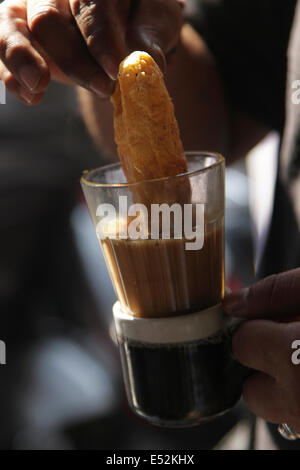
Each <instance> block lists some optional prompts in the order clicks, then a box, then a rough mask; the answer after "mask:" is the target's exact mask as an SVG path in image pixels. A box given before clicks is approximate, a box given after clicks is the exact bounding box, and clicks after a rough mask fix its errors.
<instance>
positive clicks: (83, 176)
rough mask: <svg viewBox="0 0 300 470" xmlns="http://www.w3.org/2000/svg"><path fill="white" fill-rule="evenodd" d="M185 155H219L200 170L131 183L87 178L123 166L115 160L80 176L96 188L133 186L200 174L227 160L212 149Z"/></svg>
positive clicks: (81, 180)
mask: <svg viewBox="0 0 300 470" xmlns="http://www.w3.org/2000/svg"><path fill="white" fill-rule="evenodd" d="M185 155H186V156H187V157H197V156H198V157H201V156H202V157H204V156H206V157H217V161H216V162H214V163H212V164H211V165H208V166H207V167H205V168H199V169H198V170H192V171H187V172H186V173H179V174H178V175H172V176H164V177H162V178H153V179H149V180H141V181H134V182H131V183H128V182H126V183H95V182H93V181H88V180H87V177H88V175H90V174H91V173H93V172H94V171H97V170H108V169H113V168H116V167H119V168H120V167H122V164H121V162H120V161H119V162H115V163H110V164H108V165H104V166H101V167H97V168H93V169H92V170H85V171H84V172H83V175H82V176H81V178H80V182H81V184H83V185H85V186H90V187H94V188H132V187H134V186H138V185H140V184H144V183H161V182H165V181H170V180H175V179H177V180H178V179H181V178H187V177H191V176H196V175H198V174H201V173H205V172H206V171H208V170H211V169H213V168H215V167H217V166H220V165H222V164H223V163H224V161H225V158H224V157H223V155H221V154H220V153H218V152H210V151H207V152H206V151H199V152H197V151H187V152H185Z"/></svg>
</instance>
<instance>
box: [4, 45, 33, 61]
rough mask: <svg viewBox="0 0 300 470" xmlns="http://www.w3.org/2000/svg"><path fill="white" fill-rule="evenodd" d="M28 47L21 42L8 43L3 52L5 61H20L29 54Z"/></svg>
mask: <svg viewBox="0 0 300 470" xmlns="http://www.w3.org/2000/svg"><path fill="white" fill-rule="evenodd" d="M27 52H28V50H27V47H26V46H25V45H24V44H22V43H20V42H12V43H7V44H6V47H5V51H4V54H3V59H4V61H5V62H10V63H12V62H13V63H15V64H17V63H19V62H21V61H22V59H23V58H24V57H25V56H27Z"/></svg>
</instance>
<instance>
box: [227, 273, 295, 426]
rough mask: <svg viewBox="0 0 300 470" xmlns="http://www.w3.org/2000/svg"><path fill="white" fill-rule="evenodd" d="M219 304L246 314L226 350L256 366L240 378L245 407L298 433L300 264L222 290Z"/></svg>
mask: <svg viewBox="0 0 300 470" xmlns="http://www.w3.org/2000/svg"><path fill="white" fill-rule="evenodd" d="M223 308H224V310H225V312H227V313H228V314H229V315H230V316H233V317H239V318H243V319H245V320H246V321H244V322H243V323H242V324H241V325H240V326H239V327H238V329H237V331H236V333H235V334H234V337H233V341H232V351H233V354H234V356H235V357H236V358H237V359H238V360H239V361H240V362H241V363H242V364H244V365H245V366H247V367H250V368H253V369H256V370H257V373H255V374H253V375H251V377H249V378H248V379H247V380H246V381H245V383H244V389H243V397H244V400H245V403H246V404H247V406H248V408H249V409H250V410H251V411H252V412H253V413H255V414H256V415H258V416H260V417H261V418H263V419H265V420H266V421H269V422H272V423H288V424H289V425H290V426H291V428H292V429H293V430H294V431H295V432H298V433H299V432H300V322H299V319H297V317H299V315H300V268H299V269H295V270H293V271H287V272H284V273H281V274H278V275H273V276H270V277H268V278H266V279H263V280H262V281H260V282H258V283H257V284H254V285H252V286H251V287H250V288H247V289H243V290H241V291H238V292H234V293H232V294H229V295H227V296H226V297H225V299H224V301H223ZM297 341H298V343H297Z"/></svg>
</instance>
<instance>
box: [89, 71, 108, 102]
mask: <svg viewBox="0 0 300 470" xmlns="http://www.w3.org/2000/svg"><path fill="white" fill-rule="evenodd" d="M89 88H90V90H92V91H93V92H94V93H96V95H98V96H99V97H100V98H108V97H109V96H110V95H111V94H112V92H113V90H114V84H113V82H110V83H106V82H105V80H103V75H102V74H99V75H96V76H95V77H93V78H92V80H91V81H90V85H89Z"/></svg>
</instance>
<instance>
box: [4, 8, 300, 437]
mask: <svg viewBox="0 0 300 470" xmlns="http://www.w3.org/2000/svg"><path fill="white" fill-rule="evenodd" d="M183 4H184V0H97V1H96V0H95V1H94V2H91V1H87V0H81V1H80V0H70V1H66V0H47V2H45V1H44V0H27V1H26V0H5V1H4V2H3V3H2V4H1V6H0V58H1V60H0V79H1V80H3V81H4V82H5V84H6V87H7V89H8V90H9V91H10V92H11V93H12V94H14V95H15V96H16V97H17V98H19V99H20V100H21V101H22V102H23V103H26V104H30V105H34V104H37V103H38V102H39V101H40V100H41V99H42V97H43V94H44V93H45V90H46V88H47V86H48V84H49V82H50V80H56V81H60V82H63V83H67V84H70V85H77V86H78V90H79V99H80V102H81V106H82V112H83V115H84V118H85V121H86V123H87V126H88V128H89V130H90V132H91V134H92V136H93V137H94V138H95V140H96V142H97V143H98V144H99V146H101V148H102V149H106V151H107V153H108V154H109V155H110V156H111V157H115V156H116V152H115V147H114V143H113V132H112V107H111V104H110V102H109V99H108V98H109V97H110V95H111V93H112V91H113V89H114V84H115V79H116V75H117V70H118V64H119V62H120V61H121V60H122V59H123V58H124V57H125V56H126V55H127V54H128V53H129V52H130V51H132V50H136V49H139V50H146V51H147V52H149V53H150V54H151V55H152V56H153V57H154V58H155V60H156V61H157V62H158V64H159V65H160V67H161V68H162V70H163V71H164V72H165V74H166V81H167V85H168V88H169V91H170V93H171V96H172V98H173V100H174V104H175V109H176V115H177V118H178V121H179V125H180V128H181V133H182V139H183V142H184V146H185V148H186V149H187V150H190V149H192V150H195V149H205V150H212V151H219V152H221V153H224V154H225V155H226V156H227V161H229V160H234V159H236V158H241V157H243V156H245V155H246V154H247V152H248V151H249V150H250V149H251V148H252V147H253V146H254V145H255V144H256V143H257V142H258V141H259V140H260V139H261V138H262V137H264V135H266V133H267V132H268V131H269V129H268V128H266V127H265V126H263V125H261V124H260V123H258V122H255V121H254V120H252V119H251V118H250V117H249V116H244V115H241V114H240V113H239V112H238V111H237V110H235V109H234V108H232V107H231V105H230V103H228V102H227V101H226V98H225V93H224V90H223V85H222V79H221V77H220V76H219V73H218V70H217V68H216V66H215V63H214V58H213V56H212V54H211V53H210V51H209V50H208V49H207V47H206V45H205V43H204V42H203V41H202V39H201V38H200V37H199V35H198V34H197V33H196V32H195V31H194V30H193V29H192V28H191V27H189V26H185V27H184V28H183V29H182V30H181V27H182V22H183V18H182V8H181V7H182V5H183ZM179 38H180V41H179ZM176 45H177V46H178V47H177V50H176V53H175V54H173V55H171V56H170V55H169V52H170V51H171V50H172V49H173V48H174V46H176ZM24 67H25V68H24ZM299 292H300V269H297V270H294V271H291V272H287V273H282V274H279V275H277V276H272V277H271V278H267V279H265V280H263V281H261V282H260V283H258V284H256V285H254V286H252V287H251V288H250V290H246V291H240V292H237V293H233V294H231V295H228V296H227V297H226V298H225V299H224V309H225V310H226V311H227V312H228V314H229V315H232V316H236V317H242V318H244V319H246V321H245V322H244V323H243V324H242V325H241V326H240V327H239V328H238V330H237V332H236V334H235V335H234V338H233V353H234V354H235V356H236V357H237V358H238V359H239V360H240V361H241V362H242V363H243V364H245V365H247V366H250V367H252V368H254V369H256V370H257V373H256V374H254V375H253V376H251V377H250V378H249V379H248V380H247V381H246V382H245V385H244V398H245V401H246V403H247V405H248V407H249V409H250V410H252V411H253V412H254V413H256V414H257V415H258V416H261V417H262V418H264V419H266V420H268V421H271V422H275V423H279V422H287V423H289V424H290V425H291V426H292V427H293V428H294V429H295V430H296V431H298V432H300V398H299V389H300V366H296V365H293V364H292V361H291V356H292V353H293V350H292V348H291V345H292V343H293V341H294V340H297V339H298V338H299V339H300V323H299V322H298V321H297V320H296V319H295V317H296V316H297V315H298V308H299V305H300V297H299ZM283 319H284V320H285V321H287V320H289V322H288V323H287V322H285V323H283V322H282V321H281V322H279V321H278V320H283Z"/></svg>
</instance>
